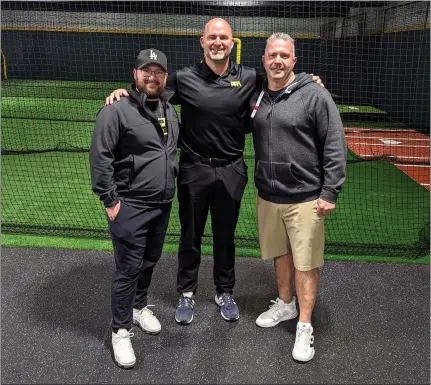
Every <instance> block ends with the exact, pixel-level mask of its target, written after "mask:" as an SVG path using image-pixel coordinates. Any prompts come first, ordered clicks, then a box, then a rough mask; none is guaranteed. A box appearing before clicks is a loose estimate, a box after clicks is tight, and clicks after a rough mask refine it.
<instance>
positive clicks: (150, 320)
mask: <svg viewBox="0 0 431 385" xmlns="http://www.w3.org/2000/svg"><path fill="white" fill-rule="evenodd" d="M133 325H136V326H138V327H139V328H140V329H141V330H142V331H144V332H145V333H148V334H158V333H160V330H162V325H160V322H159V320H158V319H157V318H156V316H155V315H153V312H152V311H151V310H150V309H148V306H147V307H144V308H143V309H141V310H138V309H133Z"/></svg>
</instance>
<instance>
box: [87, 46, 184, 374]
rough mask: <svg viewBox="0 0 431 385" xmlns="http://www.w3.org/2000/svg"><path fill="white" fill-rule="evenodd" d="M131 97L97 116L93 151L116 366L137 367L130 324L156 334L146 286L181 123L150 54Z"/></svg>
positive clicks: (140, 64) (169, 196)
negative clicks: (107, 239)
mask: <svg viewBox="0 0 431 385" xmlns="http://www.w3.org/2000/svg"><path fill="white" fill-rule="evenodd" d="M133 76H134V79H135V83H134V86H133V89H131V90H129V97H127V98H123V99H122V100H121V101H119V102H118V103H115V104H112V105H107V106H104V107H103V108H102V109H101V110H100V111H99V113H98V115H97V118H96V124H95V128H94V132H93V138H92V142H91V149H90V168H91V181H92V187H93V191H94V192H95V193H96V194H97V195H98V196H99V197H100V200H101V201H102V202H103V204H104V206H105V210H106V214H107V217H108V224H109V231H110V233H111V238H112V243H113V247H114V254H115V264H116V270H115V273H114V276H113V281H112V303H111V306H112V316H113V317H112V346H113V350H114V358H115V361H116V363H117V364H118V365H119V366H121V367H125V368H130V367H132V366H134V364H135V362H136V358H135V354H134V351H133V347H132V344H131V341H130V337H132V336H133V334H132V333H130V329H131V326H132V324H134V325H137V326H138V327H139V328H141V329H142V330H143V331H145V332H147V333H150V334H157V333H159V332H160V330H161V325H160V322H159V321H158V320H157V318H156V317H155V316H154V315H153V313H152V311H151V310H149V309H148V307H147V294H148V287H149V286H150V282H151V276H152V273H153V269H154V266H155V265H156V263H157V261H158V260H159V258H160V256H161V253H162V248H163V242H164V239H165V234H166V231H167V228H168V222H169V216H170V212H171V205H172V200H173V198H174V192H175V177H176V175H177V173H178V162H177V159H176V151H177V141H178V135H179V126H178V116H177V113H176V111H175V109H174V107H173V106H172V105H171V104H170V103H169V102H168V100H169V98H170V97H171V96H172V95H173V92H168V91H167V90H165V85H166V79H167V76H168V74H167V59H166V56H165V54H164V53H162V52H160V51H158V50H156V49H154V48H151V49H147V50H143V51H141V52H140V53H139V55H138V58H137V62H136V66H135V68H134V70H133Z"/></svg>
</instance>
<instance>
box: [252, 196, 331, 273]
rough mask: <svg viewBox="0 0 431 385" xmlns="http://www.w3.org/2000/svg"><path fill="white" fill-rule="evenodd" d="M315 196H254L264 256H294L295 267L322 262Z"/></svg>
mask: <svg viewBox="0 0 431 385" xmlns="http://www.w3.org/2000/svg"><path fill="white" fill-rule="evenodd" d="M316 209H317V199H316V200H313V201H310V202H304V203H293V204H278V203H271V202H268V201H265V200H263V199H262V198H260V197H259V196H258V197H257V198H256V211H257V222H258V227H259V242H260V252H261V255H262V258H263V259H272V258H275V257H279V256H280V255H285V254H289V255H292V256H293V263H294V265H295V268H296V269H297V270H301V271H308V270H312V269H315V268H318V267H320V266H322V265H323V251H324V247H325V230H324V222H325V218H324V217H319V216H318V215H317V214H316Z"/></svg>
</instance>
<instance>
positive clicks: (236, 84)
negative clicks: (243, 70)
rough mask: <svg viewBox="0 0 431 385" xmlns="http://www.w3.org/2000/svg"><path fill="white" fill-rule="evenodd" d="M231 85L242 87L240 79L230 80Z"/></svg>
mask: <svg viewBox="0 0 431 385" xmlns="http://www.w3.org/2000/svg"><path fill="white" fill-rule="evenodd" d="M230 86H231V87H241V82H240V81H239V80H234V81H232V82H230Z"/></svg>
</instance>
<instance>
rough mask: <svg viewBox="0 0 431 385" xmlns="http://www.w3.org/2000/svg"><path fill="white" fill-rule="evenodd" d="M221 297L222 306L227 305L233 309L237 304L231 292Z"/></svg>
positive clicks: (227, 307)
mask: <svg viewBox="0 0 431 385" xmlns="http://www.w3.org/2000/svg"><path fill="white" fill-rule="evenodd" d="M219 299H220V306H223V307H225V308H226V309H231V308H232V307H233V306H234V305H235V301H234V300H233V298H232V296H231V295H230V294H227V293H224V294H223V295H222V296H221V298H220V297H219Z"/></svg>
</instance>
